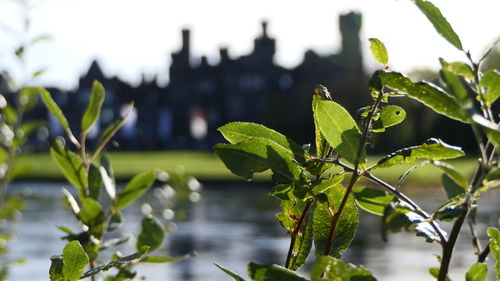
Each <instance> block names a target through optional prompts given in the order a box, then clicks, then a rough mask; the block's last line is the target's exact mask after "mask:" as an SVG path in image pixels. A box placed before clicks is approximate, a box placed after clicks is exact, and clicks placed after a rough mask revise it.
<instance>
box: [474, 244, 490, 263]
mask: <svg viewBox="0 0 500 281" xmlns="http://www.w3.org/2000/svg"><path fill="white" fill-rule="evenodd" d="M489 254H490V243H489V242H488V245H486V247H485V248H484V250H483V251H482V252H480V253H479V256H478V257H477V262H485V261H486V257H488V255H489Z"/></svg>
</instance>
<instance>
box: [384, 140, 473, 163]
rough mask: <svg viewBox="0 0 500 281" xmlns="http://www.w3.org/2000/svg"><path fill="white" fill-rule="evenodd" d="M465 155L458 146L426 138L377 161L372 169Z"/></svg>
mask: <svg viewBox="0 0 500 281" xmlns="http://www.w3.org/2000/svg"><path fill="white" fill-rule="evenodd" d="M463 155H465V153H464V152H463V151H462V149H461V148H460V147H457V146H451V145H448V144H446V143H444V142H443V141H441V140H438V139H434V138H431V139H428V140H427V141H426V142H425V143H423V144H421V145H417V146H411V147H408V148H403V149H400V150H398V151H396V152H393V153H391V154H389V155H387V156H385V157H384V158H382V159H381V160H379V161H378V162H377V164H376V165H375V166H374V169H382V168H387V167H391V166H394V165H399V164H403V163H407V164H410V163H413V162H415V160H417V159H426V160H443V159H453V158H457V157H461V156H463Z"/></svg>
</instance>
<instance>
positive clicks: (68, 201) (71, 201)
mask: <svg viewBox="0 0 500 281" xmlns="http://www.w3.org/2000/svg"><path fill="white" fill-rule="evenodd" d="M62 191H63V194H64V197H63V200H64V205H65V206H66V207H67V208H68V209H70V210H71V211H72V212H73V213H74V214H75V215H78V213H80V206H79V205H78V202H76V200H75V197H73V195H72V194H71V192H69V191H68V190H67V189H66V188H63V189H62Z"/></svg>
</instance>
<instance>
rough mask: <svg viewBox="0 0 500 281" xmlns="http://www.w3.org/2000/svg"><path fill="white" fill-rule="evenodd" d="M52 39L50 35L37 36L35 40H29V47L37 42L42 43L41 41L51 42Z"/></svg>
mask: <svg viewBox="0 0 500 281" xmlns="http://www.w3.org/2000/svg"><path fill="white" fill-rule="evenodd" d="M51 39H52V37H51V36H50V35H39V36H36V37H35V38H33V39H31V44H30V45H34V44H37V43H39V42H43V41H47V40H51Z"/></svg>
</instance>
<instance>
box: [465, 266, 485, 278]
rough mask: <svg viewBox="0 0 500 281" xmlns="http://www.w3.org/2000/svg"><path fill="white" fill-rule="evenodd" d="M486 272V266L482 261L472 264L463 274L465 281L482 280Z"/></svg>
mask: <svg viewBox="0 0 500 281" xmlns="http://www.w3.org/2000/svg"><path fill="white" fill-rule="evenodd" d="M487 273H488V266H487V265H486V264H484V263H476V264H473V265H472V266H471V267H470V268H469V270H468V271H467V273H466V274H465V281H484V280H486V274H487Z"/></svg>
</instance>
